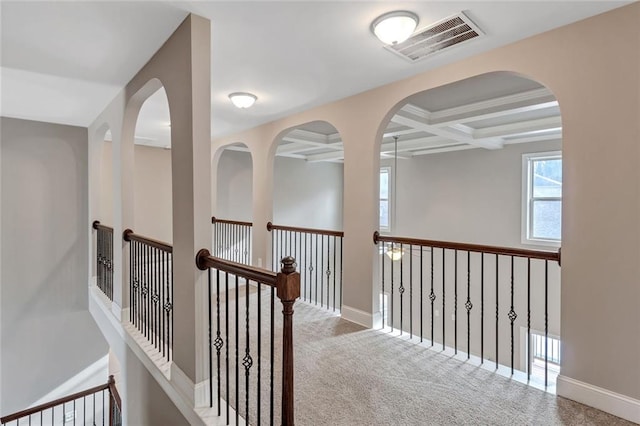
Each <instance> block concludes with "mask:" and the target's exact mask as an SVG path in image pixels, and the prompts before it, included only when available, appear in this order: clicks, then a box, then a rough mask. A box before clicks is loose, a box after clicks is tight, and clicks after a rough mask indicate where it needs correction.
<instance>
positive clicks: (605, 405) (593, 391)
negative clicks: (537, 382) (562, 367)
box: [557, 375, 640, 423]
mask: <svg viewBox="0 0 640 426" xmlns="http://www.w3.org/2000/svg"><path fill="white" fill-rule="evenodd" d="M557 394H558V395H559V396H562V397H564V398H568V399H571V400H573V401H577V402H580V403H582V404H585V405H589V406H591V407H594V408H597V409H599V410H602V411H606V412H607V413H610V414H613V415H614V416H618V417H621V418H623V419H625V420H629V421H631V422H634V423H640V400H637V399H634V398H630V397H628V396H625V395H622V394H619V393H615V392H612V391H610V390H607V389H603V388H600V387H598V386H594V385H590V384H589V383H585V382H581V381H579V380H575V379H572V378H569V377H566V376H563V375H559V376H558V382H557Z"/></svg>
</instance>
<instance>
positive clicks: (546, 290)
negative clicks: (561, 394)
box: [544, 260, 549, 387]
mask: <svg viewBox="0 0 640 426" xmlns="http://www.w3.org/2000/svg"><path fill="white" fill-rule="evenodd" d="M548 293H549V261H548V260H545V261H544V386H545V387H547V386H549V377H548V376H549V356H548V355H549V353H548V347H547V346H548V344H549V294H548Z"/></svg>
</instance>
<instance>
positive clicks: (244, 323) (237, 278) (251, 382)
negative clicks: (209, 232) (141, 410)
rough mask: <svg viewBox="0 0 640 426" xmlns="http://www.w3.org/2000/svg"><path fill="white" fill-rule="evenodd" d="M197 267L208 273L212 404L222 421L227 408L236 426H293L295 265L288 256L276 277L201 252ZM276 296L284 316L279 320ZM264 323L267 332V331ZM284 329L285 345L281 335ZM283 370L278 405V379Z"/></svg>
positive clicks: (297, 287) (297, 279) (297, 280)
mask: <svg viewBox="0 0 640 426" xmlns="http://www.w3.org/2000/svg"><path fill="white" fill-rule="evenodd" d="M196 264H197V266H198V268H199V269H200V270H203V271H204V270H208V294H209V298H208V313H209V318H208V330H209V397H210V399H209V405H210V406H211V407H214V405H217V410H218V416H222V410H223V405H225V408H224V411H225V415H226V421H227V424H229V423H230V417H232V416H233V415H235V423H233V424H239V420H240V417H243V418H244V419H245V421H246V422H247V424H261V422H263V421H264V422H268V423H269V424H272V425H273V424H282V425H285V426H289V425H293V424H294V397H293V395H294V386H293V383H294V380H293V378H294V372H293V305H294V303H295V301H296V299H297V298H298V297H300V274H299V273H298V272H296V271H295V268H296V264H295V260H294V259H293V258H292V257H285V258H284V259H282V268H281V270H280V272H278V273H275V272H271V271H268V270H266V269H262V268H256V267H252V266H247V265H242V264H240V263H236V262H231V261H228V260H224V259H221V258H217V257H213V256H211V255H210V253H209V251H208V250H207V249H202V250H200V251H199V252H198V255H197V256H196ZM276 294H277V296H278V298H279V299H280V301H281V303H282V308H283V309H282V316H279V315H276V308H275V296H276ZM264 311H266V315H265V313H264ZM265 322H266V324H267V327H263V326H264V324H265ZM280 326H281V327H282V334H281V336H282V340H280V339H279V337H278V335H277V333H276V329H277V328H279V327H280ZM276 349H277V350H278V352H280V351H281V353H278V354H277V358H280V357H281V358H282V364H281V366H279V365H278V363H277V358H276ZM214 359H215V360H214ZM280 369H281V372H280V374H282V383H281V388H280V390H281V395H280V399H279V400H278V399H276V397H275V396H274V393H275V392H276V391H277V383H275V382H274V377H275V376H276V375H277V373H278V370H280ZM241 370H242V373H241ZM263 370H264V371H263ZM252 372H254V373H253V374H252ZM241 376H244V380H243V379H242V378H241ZM241 389H242V390H244V395H241V393H240V390H241ZM214 401H217V402H216V403H215V404H214ZM223 401H226V404H225V403H223ZM263 401H264V403H263ZM278 404H280V410H277V408H278V407H277V406H278ZM231 408H233V409H234V410H235V413H232V412H231ZM278 411H280V414H279V416H278ZM278 417H280V418H278ZM267 419H268V420H267Z"/></svg>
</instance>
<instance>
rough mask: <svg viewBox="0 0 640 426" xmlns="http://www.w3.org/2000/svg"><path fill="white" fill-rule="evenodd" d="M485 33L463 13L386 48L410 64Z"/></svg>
mask: <svg viewBox="0 0 640 426" xmlns="http://www.w3.org/2000/svg"><path fill="white" fill-rule="evenodd" d="M483 35H484V33H483V32H482V31H481V30H480V29H479V28H478V26H477V25H475V24H474V23H473V22H472V21H471V20H470V19H469V18H468V17H467V15H465V14H464V13H463V12H460V13H458V14H457V15H454V16H451V17H449V18H446V19H444V20H442V21H440V22H437V23H435V24H433V25H430V26H428V27H426V28H423V29H421V30H418V31H417V32H416V33H414V34H413V35H412V36H411V37H410V38H409V39H407V40H406V41H403V42H402V43H398V44H395V45H392V46H386V48H387V49H389V50H390V51H392V52H393V53H395V54H397V55H400V56H402V57H403V58H405V59H406V60H408V61H410V62H417V61H419V60H421V59H424V58H426V57H428V56H431V55H433V54H435V53H438V52H441V51H443V50H445V49H449V48H451V47H453V46H456V45H459V44H461V43H463V42H466V41H469V40H473V39H476V38H479V37H481V36H483Z"/></svg>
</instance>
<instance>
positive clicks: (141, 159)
mask: <svg viewBox="0 0 640 426" xmlns="http://www.w3.org/2000/svg"><path fill="white" fill-rule="evenodd" d="M134 156H135V172H134V204H135V207H134V217H135V219H134V224H135V225H134V226H135V227H134V228H133V230H134V231H135V232H136V233H139V234H142V235H146V236H149V237H151V238H154V239H157V240H160V241H166V242H168V243H171V242H172V241H173V223H172V219H173V218H172V205H171V196H172V191H171V150H169V149H164V148H152V147H148V146H141V145H136V146H135V149H134Z"/></svg>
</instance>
